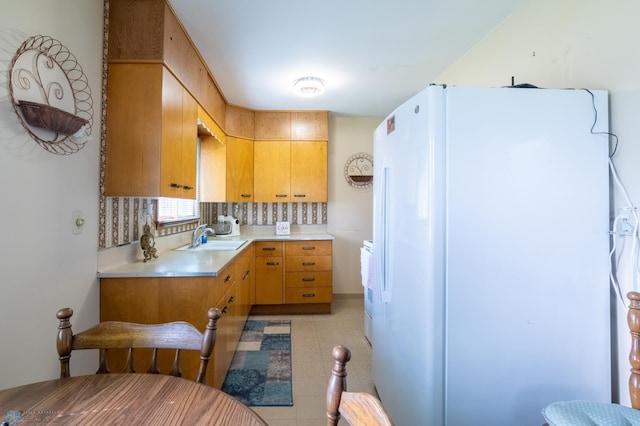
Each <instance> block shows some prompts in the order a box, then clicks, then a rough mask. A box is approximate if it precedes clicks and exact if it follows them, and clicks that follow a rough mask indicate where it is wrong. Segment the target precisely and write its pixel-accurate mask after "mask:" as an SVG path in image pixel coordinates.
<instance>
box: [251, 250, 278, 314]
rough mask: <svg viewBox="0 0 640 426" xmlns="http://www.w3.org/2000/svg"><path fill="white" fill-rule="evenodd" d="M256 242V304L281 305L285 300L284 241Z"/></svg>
mask: <svg viewBox="0 0 640 426" xmlns="http://www.w3.org/2000/svg"><path fill="white" fill-rule="evenodd" d="M254 244H255V255H256V258H255V259H256V263H255V273H256V278H255V288H256V291H255V297H256V305H280V304H282V303H283V302H284V290H283V284H284V275H283V271H284V269H283V267H284V265H283V253H284V243H282V242H280V241H257V242H255V243H254Z"/></svg>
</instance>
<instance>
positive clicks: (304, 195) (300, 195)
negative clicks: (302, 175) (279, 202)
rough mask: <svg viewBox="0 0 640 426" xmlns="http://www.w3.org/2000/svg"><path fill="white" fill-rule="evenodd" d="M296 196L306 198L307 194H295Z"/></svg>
mask: <svg viewBox="0 0 640 426" xmlns="http://www.w3.org/2000/svg"><path fill="white" fill-rule="evenodd" d="M293 196H294V198H304V197H306V194H293Z"/></svg>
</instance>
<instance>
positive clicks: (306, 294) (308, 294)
mask: <svg viewBox="0 0 640 426" xmlns="http://www.w3.org/2000/svg"><path fill="white" fill-rule="evenodd" d="M302 297H316V294H315V293H303V294H302Z"/></svg>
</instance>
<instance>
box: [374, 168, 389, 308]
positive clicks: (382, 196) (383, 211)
mask: <svg viewBox="0 0 640 426" xmlns="http://www.w3.org/2000/svg"><path fill="white" fill-rule="evenodd" d="M390 174H391V169H390V167H389V165H386V164H385V165H383V166H382V169H381V173H380V185H378V191H379V193H378V194H376V195H378V197H377V198H378V206H377V207H378V211H377V212H376V215H377V217H378V218H379V220H378V221H377V223H378V229H376V231H377V234H378V241H377V242H376V243H375V245H374V246H375V247H376V249H375V250H374V251H373V253H374V259H375V265H376V268H375V270H376V271H377V274H376V278H377V282H378V285H377V286H376V288H377V289H376V291H377V293H378V295H379V297H380V300H382V301H383V302H385V303H389V302H390V301H391V286H390V283H389V280H388V277H389V271H388V266H389V265H390V264H389V260H390V259H389V256H390V253H389V237H390V229H389V228H390V210H389V208H390V200H389V195H390V191H389V184H390V178H391V177H390ZM378 245H379V246H380V249H378V248H377V247H378Z"/></svg>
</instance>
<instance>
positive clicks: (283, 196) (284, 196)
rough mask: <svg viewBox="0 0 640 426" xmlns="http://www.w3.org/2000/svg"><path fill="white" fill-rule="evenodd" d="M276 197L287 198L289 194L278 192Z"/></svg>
mask: <svg viewBox="0 0 640 426" xmlns="http://www.w3.org/2000/svg"><path fill="white" fill-rule="evenodd" d="M276 198H287V194H276Z"/></svg>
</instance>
